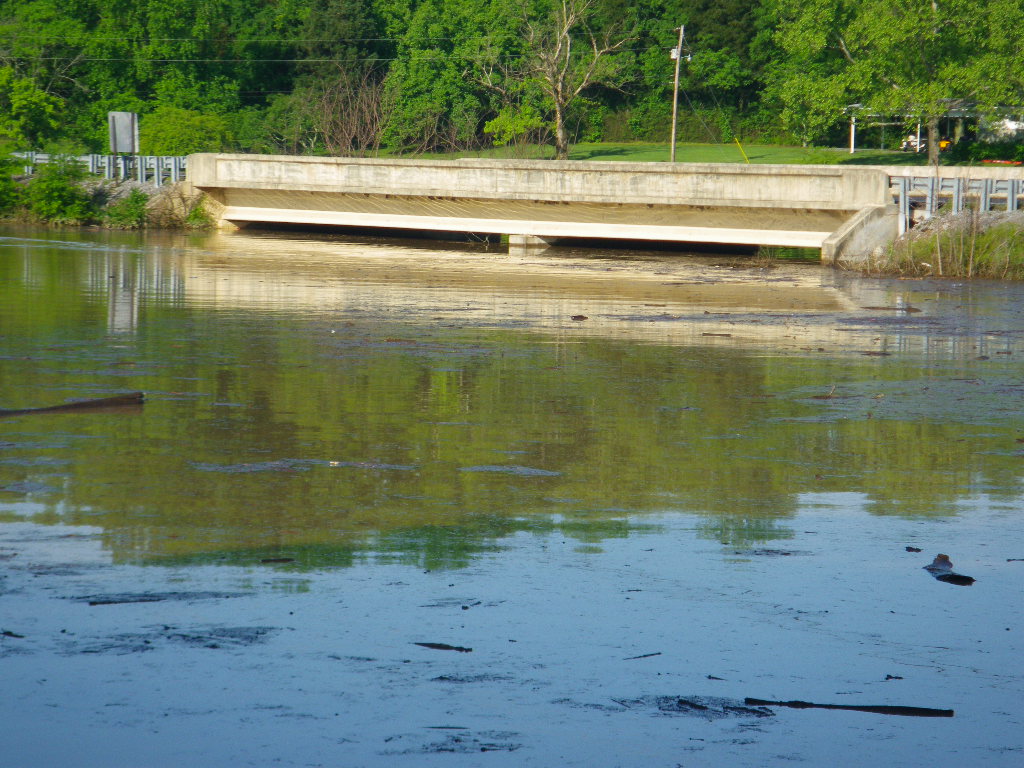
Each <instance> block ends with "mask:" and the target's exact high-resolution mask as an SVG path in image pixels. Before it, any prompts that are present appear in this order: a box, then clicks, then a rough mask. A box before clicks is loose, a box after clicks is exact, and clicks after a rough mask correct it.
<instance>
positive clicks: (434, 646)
mask: <svg viewBox="0 0 1024 768" xmlns="http://www.w3.org/2000/svg"><path fill="white" fill-rule="evenodd" d="M413 645H419V646H422V647H424V648H430V649H431V650H434V651H458V652H459V653H472V652H473V649H472V648H463V647H462V646H461V645H448V643H413Z"/></svg>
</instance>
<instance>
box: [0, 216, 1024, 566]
mask: <svg viewBox="0 0 1024 768" xmlns="http://www.w3.org/2000/svg"><path fill="white" fill-rule="evenodd" d="M79 237H81V238H82V239H81V240H79V241H74V240H72V239H71V238H70V237H65V238H64V240H63V241H60V240H50V241H47V240H46V239H45V238H40V237H39V236H35V237H25V236H15V235H12V236H10V237H9V238H8V239H6V240H3V241H0V277H2V283H0V332H2V334H3V339H2V341H3V352H2V355H0V398H2V400H0V406H2V407H5V408H15V407H29V406H33V405H44V404H50V403H53V402H60V401H61V400H63V399H64V398H65V397H73V396H79V397H81V396H85V395H88V394H90V393H108V392H116V391H125V390H136V389H138V390H144V391H146V392H147V393H148V395H149V402H148V403H147V405H146V406H145V408H144V409H143V411H142V412H141V413H138V414H114V415H112V414H74V415H72V414H61V415H36V416H29V417H19V418H16V419H5V420H3V421H2V422H0V516H3V517H6V518H7V519H15V518H18V519H24V518H30V519H33V520H36V521H43V522H57V521H60V522H65V523H73V524H83V525H85V524H87V525H92V526H99V527H101V528H102V530H103V537H104V542H105V545H106V546H107V547H108V548H109V549H110V550H111V551H112V552H113V553H114V556H115V557H116V558H117V559H118V560H120V561H135V562H158V563H193V562H202V563H234V564H239V563H259V562H262V561H271V562H274V563H275V564H280V565H281V566H282V567H291V568H296V569H301V568H312V567H322V566H339V565H351V564H353V563H355V562H359V561H360V560H361V559H364V558H367V557H374V558H377V559H390V560H397V561H401V562H410V563H416V564H418V565H421V566H424V567H427V568H440V567H459V566H463V565H466V564H467V563H469V562H471V561H472V560H473V559H474V558H475V557H477V556H479V555H480V554H481V553H484V552H490V551H494V550H495V549H499V548H501V546H502V541H503V540H506V539H508V537H510V536H517V535H536V536H541V537H543V536H554V535H558V536H561V537H564V538H571V539H574V540H577V541H578V542H579V544H580V546H582V547H593V546H599V545H600V543H601V542H602V541H606V540H607V539H609V538H614V537H623V536H630V535H642V534H643V532H644V531H649V530H657V529H658V520H659V519H660V518H661V517H662V516H664V515H677V514H685V515H690V516H692V517H693V519H694V527H695V528H696V529H697V530H698V531H699V532H700V535H702V536H704V537H706V538H707V539H709V540H712V541H716V542H720V543H721V544H722V545H723V546H726V547H729V548H740V549H742V548H744V547H751V546H755V545H761V544H765V543H767V542H773V541H774V542H778V541H784V540H785V539H787V538H789V537H791V536H792V535H793V527H792V525H793V520H794V518H795V516H796V515H797V514H798V512H799V511H800V510H801V509H802V508H804V507H805V506H806V504H807V503H808V501H807V499H808V498H811V497H814V496H815V495H816V494H834V493H843V494H848V493H856V494H859V495H860V496H861V497H862V498H863V499H864V502H863V506H864V507H865V508H866V509H868V510H869V511H871V512H873V513H875V514H899V515H914V516H916V515H928V516H943V515H955V514H958V512H959V511H960V510H961V509H962V508H963V506H964V504H965V503H967V501H968V500H970V499H971V498H973V497H975V496H977V495H978V494H981V493H987V494H990V495H993V496H996V497H1001V498H1004V499H1006V500H1013V499H1016V498H1017V495H1018V493H1019V490H1018V489H1019V484H1020V479H1021V470H1020V466H1021V465H1020V453H1021V451H1020V450H1019V445H1018V444H1017V443H1016V442H1015V440H1016V438H1017V437H1018V435H1020V434H1021V430H1022V426H1024V418H1022V412H1021V406H1020V403H1021V402H1024V400H1022V399H1021V397H1020V395H1021V394H1022V393H1021V388H1022V385H1021V382H1020V378H1019V372H1018V370H1017V369H1016V368H1015V367H1014V366H1013V365H1012V362H1011V361H1012V359H1013V358H1012V354H1000V353H1013V352H1015V351H1018V350H1017V345H1018V343H1019V339H1020V338H1021V332H1022V329H1024V323H1022V322H1021V319H1020V316H1019V309H1018V307H1019V306H1020V302H1019V301H1017V296H1016V295H1015V294H1013V293H1012V292H1010V289H1008V288H1006V287H1000V288H999V289H998V290H996V289H993V290H992V291H991V292H990V293H987V294H985V293H980V294H978V295H977V296H974V295H970V294H965V293H964V292H960V293H952V294H951V293H949V292H947V291H949V290H950V289H949V288H940V289H937V290H933V291H932V292H931V293H923V292H920V291H918V292H917V293H912V292H908V291H907V289H906V287H905V286H904V287H901V286H898V285H893V284H887V283H877V282H871V281H858V280H855V279H850V278H842V277H839V276H837V275H836V274H835V273H832V272H830V271H826V270H821V269H819V268H817V267H796V268H780V269H778V270H773V271H770V272H766V273H760V272H759V273H756V274H755V277H757V278H758V280H759V282H757V283H756V284H752V283H751V281H750V277H751V272H750V270H749V269H745V270H744V269H737V268H736V267H735V266H734V265H729V264H728V263H727V262H722V263H718V262H716V261H715V260H705V261H699V262H695V261H691V262H686V263H681V262H680V261H679V260H678V259H675V260H673V259H670V258H668V257H665V256H658V255H652V254H648V255H635V254H634V255H632V256H629V257H624V258H621V259H618V260H614V259H608V258H603V259H594V258H590V259H586V258H579V257H577V256H574V255H572V254H569V255H566V254H562V255H558V256H549V257H547V259H546V260H545V259H544V258H543V257H532V258H534V259H538V262H543V263H524V262H523V261H522V260H516V259H510V258H509V257H507V256H503V255H500V254H494V253H488V252H480V251H475V250H472V249H469V250H462V251H458V250H446V251H438V250H427V249H424V248H422V247H413V246H411V245H410V246H401V247H398V246H385V245H382V244H368V243H359V242H346V241H340V240H329V239H328V240H324V241H312V240H309V239H302V240H294V239H288V238H282V237H281V236H277V237H270V236H257V237H249V238H240V237H237V236H235V237H228V236H223V235H216V236H211V237H207V238H192V239H188V238H182V237H173V236H166V237H159V236H145V237H140V236H137V235H109V236H108V235H103V236H100V235H96V236H94V238H93V239H92V240H90V239H89V236H79ZM897 299H900V300H902V301H903V302H904V305H903V307H902V308H901V307H900V306H899V305H898V302H897V301H896V300H897ZM907 305H910V306H913V307H923V308H924V311H922V312H919V313H915V312H909V311H907V309H906V306H907ZM862 307H881V308H882V309H862ZM573 315H577V316H578V315H586V317H587V319H586V320H573V319H572V316H573ZM637 342H642V343H637ZM861 352H870V353H871V355H864V354H861ZM979 358H987V359H983V360H982V359H979Z"/></svg>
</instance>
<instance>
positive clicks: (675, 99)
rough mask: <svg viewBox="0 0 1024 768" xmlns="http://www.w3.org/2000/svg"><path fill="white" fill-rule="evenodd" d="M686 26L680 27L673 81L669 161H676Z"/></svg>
mask: <svg viewBox="0 0 1024 768" xmlns="http://www.w3.org/2000/svg"><path fill="white" fill-rule="evenodd" d="M684 29H686V27H683V26H681V27H679V45H678V46H677V47H676V49H675V51H674V53H675V59H676V75H675V79H674V80H673V82H672V144H671V145H670V146H669V151H668V161H669V162H670V163H674V162H675V161H676V119H677V117H678V115H679V62H680V61H681V60H682V58H683V30H684Z"/></svg>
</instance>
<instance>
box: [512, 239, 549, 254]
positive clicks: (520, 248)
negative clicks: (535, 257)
mask: <svg viewBox="0 0 1024 768" xmlns="http://www.w3.org/2000/svg"><path fill="white" fill-rule="evenodd" d="M549 245H550V243H549V242H548V241H547V240H545V239H544V238H543V237H537V235H509V236H508V253H509V255H510V256H526V255H528V254H531V253H536V252H537V251H542V250H544V249H545V248H547V247H548V246H549Z"/></svg>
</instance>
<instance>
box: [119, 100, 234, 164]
mask: <svg viewBox="0 0 1024 768" xmlns="http://www.w3.org/2000/svg"><path fill="white" fill-rule="evenodd" d="M139 143H140V144H141V145H142V146H141V149H142V152H143V154H147V155H188V154H191V153H193V152H219V151H221V150H223V149H224V148H226V147H227V146H229V145H230V143H231V136H230V134H229V133H228V125H227V120H226V119H225V118H224V117H222V116H220V115H209V114H203V113H201V112H196V111H195V110H191V109H181V108H180V107H169V106H161V107H158V108H157V109H155V110H154V111H153V112H151V113H149V114H148V115H144V116H143V117H142V120H141V122H140V124H139Z"/></svg>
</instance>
